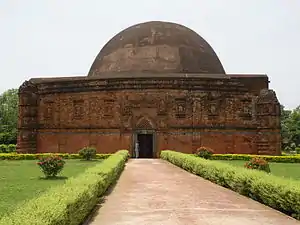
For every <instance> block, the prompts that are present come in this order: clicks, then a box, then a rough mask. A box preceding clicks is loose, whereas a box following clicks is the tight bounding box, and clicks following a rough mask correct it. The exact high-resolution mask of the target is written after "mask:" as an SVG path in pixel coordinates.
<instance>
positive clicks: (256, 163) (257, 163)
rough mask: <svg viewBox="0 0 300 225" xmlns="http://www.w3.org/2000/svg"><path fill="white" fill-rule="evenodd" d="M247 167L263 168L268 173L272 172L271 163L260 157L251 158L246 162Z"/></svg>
mask: <svg viewBox="0 0 300 225" xmlns="http://www.w3.org/2000/svg"><path fill="white" fill-rule="evenodd" d="M245 167H246V168H248V169H255V170H262V171H265V172H267V173H270V172H271V170H270V166H269V163H268V162H267V161H266V160H264V159H262V158H259V157H255V158H252V159H250V160H249V161H248V162H246V163H245Z"/></svg>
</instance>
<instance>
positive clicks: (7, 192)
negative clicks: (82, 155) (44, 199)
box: [0, 159, 103, 218]
mask: <svg viewBox="0 0 300 225" xmlns="http://www.w3.org/2000/svg"><path fill="white" fill-rule="evenodd" d="M102 161H103V160H101V159H100V160H93V161H91V162H87V161H83V160H80V159H67V160H66V165H65V167H64V170H63V171H62V173H61V176H60V177H57V179H44V178H43V177H41V171H40V170H39V168H38V167H37V166H36V164H35V163H34V161H32V160H13V161H11V160H10V161H9V160H5V161H4V160H3V161H1V162H0V165H1V166H0V167H1V171H0V190H1V191H0V199H1V200H0V202H1V204H0V218H1V217H2V216H3V215H4V214H5V213H7V214H9V213H10V212H12V211H14V209H15V207H16V206H18V204H22V203H23V202H27V201H28V200H30V199H32V198H36V197H37V196H38V195H40V194H41V193H43V192H45V191H47V190H48V189H49V188H51V187H54V186H57V185H62V184H64V183H65V182H66V180H67V179H69V178H70V177H73V176H74V177H75V176H77V175H78V174H80V173H82V172H83V171H84V170H85V169H87V168H88V167H92V166H95V165H96V164H99V163H101V162H102Z"/></svg>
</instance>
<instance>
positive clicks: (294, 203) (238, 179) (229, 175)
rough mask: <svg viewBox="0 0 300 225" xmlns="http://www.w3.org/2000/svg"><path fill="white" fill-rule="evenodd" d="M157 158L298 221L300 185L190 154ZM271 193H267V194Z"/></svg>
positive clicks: (167, 152)
mask: <svg viewBox="0 0 300 225" xmlns="http://www.w3.org/2000/svg"><path fill="white" fill-rule="evenodd" d="M161 158H162V159H164V160H167V161H169V162H171V163H173V164H174V165H176V166H179V167H181V168H183V169H185V170H187V171H189V172H192V173H195V174H197V175H199V176H201V177H203V178H205V179H207V180H210V181H212V182H214V183H216V184H219V185H221V186H223V187H226V188H229V189H231V190H233V191H236V192H238V193H240V194H242V195H245V196H247V197H250V198H252V199H254V200H256V201H259V202H261V203H263V204H265V205H267V206H270V207H272V208H274V209H276V210H279V211H281V212H283V213H285V214H287V215H290V216H293V217H295V218H297V219H300V182H299V181H295V180H291V179H285V178H281V177H276V176H273V175H270V174H268V173H265V172H262V171H257V170H249V169H245V168H237V167H235V166H231V165H228V164H226V163H222V162H217V161H213V160H204V159H201V158H199V157H195V156H193V155H188V154H184V153H179V152H173V151H162V152H161ZM270 193H271V194H270Z"/></svg>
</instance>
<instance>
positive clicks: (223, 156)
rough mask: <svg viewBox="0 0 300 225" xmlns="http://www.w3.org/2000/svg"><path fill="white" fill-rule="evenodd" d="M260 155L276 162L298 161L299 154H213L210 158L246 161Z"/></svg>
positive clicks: (299, 158) (299, 161)
mask: <svg viewBox="0 0 300 225" xmlns="http://www.w3.org/2000/svg"><path fill="white" fill-rule="evenodd" d="M255 157H260V158H262V159H264V160H266V161H268V162H278V163H300V155H284V156H272V155H247V154H214V155H212V156H211V159H212V160H243V161H248V160H250V159H252V158H255Z"/></svg>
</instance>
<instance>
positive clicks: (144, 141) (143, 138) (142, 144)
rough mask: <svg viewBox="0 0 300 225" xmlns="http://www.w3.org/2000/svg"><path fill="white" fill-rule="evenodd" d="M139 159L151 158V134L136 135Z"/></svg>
mask: <svg viewBox="0 0 300 225" xmlns="http://www.w3.org/2000/svg"><path fill="white" fill-rule="evenodd" d="M137 141H138V143H139V158H153V134H138V135H137Z"/></svg>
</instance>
